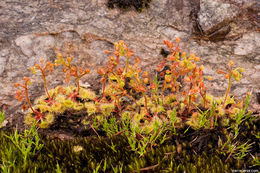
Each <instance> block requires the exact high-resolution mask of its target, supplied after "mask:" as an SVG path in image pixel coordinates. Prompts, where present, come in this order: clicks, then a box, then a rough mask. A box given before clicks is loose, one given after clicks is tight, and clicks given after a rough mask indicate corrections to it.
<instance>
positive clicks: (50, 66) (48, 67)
mask: <svg viewBox="0 0 260 173" xmlns="http://www.w3.org/2000/svg"><path fill="white" fill-rule="evenodd" d="M40 63H41V64H40V65H39V64H35V66H33V67H31V68H30V69H31V71H32V73H33V74H37V70H39V71H40V72H41V75H42V79H43V84H44V90H45V93H46V95H47V96H48V99H46V102H47V103H48V104H50V105H51V104H52V102H53V99H52V97H51V95H50V94H49V92H48V87H47V80H46V76H47V72H48V71H49V73H51V72H52V71H53V68H54V64H53V63H51V62H50V61H47V62H46V64H45V65H44V60H43V59H41V60H40Z"/></svg>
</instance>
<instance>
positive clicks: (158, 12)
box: [0, 0, 260, 114]
mask: <svg viewBox="0 0 260 173" xmlns="http://www.w3.org/2000/svg"><path fill="white" fill-rule="evenodd" d="M207 6H210V8H208V9H206V7H207ZM257 6H259V1H258V0H250V1H243V2H242V1H239V0H236V1H235V0H233V1H228V0H226V1H224V0H222V1H221V0H201V1H199V0H153V1H152V3H151V4H150V8H149V9H145V10H144V11H143V12H142V13H138V12H136V11H134V10H128V11H122V10H119V9H116V8H115V9H112V10H111V9H108V8H107V5H106V2H105V1H101V0H90V1H77V0H64V1H54V0H38V1H35V0H12V1H11V0H2V1H0V81H1V82H0V90H1V95H0V106H1V105H3V104H6V105H8V113H9V114H12V113H14V112H15V111H17V110H19V109H20V103H19V102H18V101H16V100H15V99H14V97H13V96H14V94H15V91H16V89H15V88H14V87H13V84H14V83H16V82H22V77H23V76H28V77H30V78H31V79H32V83H33V84H32V86H31V90H30V95H31V96H32V97H31V98H32V99H34V98H35V97H36V96H39V95H40V94H42V93H43V92H44V91H43V84H42V82H41V80H39V79H40V76H39V75H36V76H33V75H32V74H31V72H30V71H29V67H30V66H32V65H34V64H35V63H38V62H39V60H40V59H41V58H43V59H45V60H51V61H54V59H55V57H56V53H58V52H61V53H62V54H63V55H64V56H67V55H70V56H72V57H73V58H74V60H73V61H74V62H75V63H76V64H78V65H81V66H83V65H84V66H86V67H89V68H90V69H91V73H90V75H89V76H88V77H86V78H84V79H83V82H89V83H91V84H94V83H95V82H96V79H97V73H96V69H97V67H98V66H100V65H103V64H104V63H105V62H106V58H107V55H106V54H105V53H104V50H105V49H108V50H109V49H110V50H111V49H113V43H114V42H116V41H118V40H124V41H125V42H126V43H127V44H128V45H129V46H130V48H131V49H132V50H134V51H135V54H136V55H137V56H139V57H140V58H141V59H142V64H141V65H142V67H143V68H144V69H150V70H151V69H152V68H154V67H155V66H156V65H155V64H158V63H159V62H160V60H161V58H162V56H161V55H160V54H159V52H160V49H161V48H163V47H164V48H165V46H164V45H163V40H164V39H168V40H174V39H175V37H177V36H178V37H180V38H181V40H182V42H181V47H182V48H183V50H185V51H186V52H189V53H194V54H196V55H198V56H200V57H201V60H202V63H203V64H204V65H205V74H206V75H214V72H216V71H217V70H218V69H226V65H227V63H228V61H229V60H234V62H235V65H236V66H240V67H243V68H244V69H245V73H244V79H243V80H242V81H241V82H240V83H237V82H234V85H233V87H232V93H233V94H235V95H237V96H240V97H241V96H243V95H245V93H246V92H247V91H251V90H253V93H254V94H255V93H256V92H257V91H258V92H259V90H260V82H259V78H260V77H259V75H260V74H259V65H260V50H259V45H260V43H259V40H260V35H259V23H258V22H259V20H258V19H260V17H259V15H260V12H259V8H257ZM219 10H221V11H219ZM220 14H221V15H220ZM238 14H240V15H238ZM241 14H244V15H241ZM227 23H228V25H229V26H228V28H225V27H226V24H227ZM201 31H202V32H201ZM204 32H205V33H204ZM213 33H214V34H213ZM208 34H211V36H209V35H208ZM216 35H218V36H217V38H219V36H221V41H218V39H212V38H214V36H216ZM213 77H214V80H213V82H212V87H210V88H211V89H210V90H211V92H212V93H214V94H217V95H220V94H223V93H224V92H225V88H226V87H227V86H226V85H227V82H226V81H224V80H223V79H222V77H221V76H217V75H214V76H213ZM63 79H64V76H63V74H62V73H61V72H58V71H56V72H54V73H53V74H52V75H50V76H48V77H47V80H48V81H49V85H48V86H49V88H51V87H54V86H57V85H59V84H63ZM255 101H256V99H255V95H254V97H253V102H255Z"/></svg>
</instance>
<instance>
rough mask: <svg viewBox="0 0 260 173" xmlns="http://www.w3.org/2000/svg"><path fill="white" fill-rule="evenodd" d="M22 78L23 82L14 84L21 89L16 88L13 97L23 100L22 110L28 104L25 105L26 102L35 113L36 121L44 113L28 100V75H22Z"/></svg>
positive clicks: (29, 83)
mask: <svg viewBox="0 0 260 173" xmlns="http://www.w3.org/2000/svg"><path fill="white" fill-rule="evenodd" d="M23 80H24V84H20V83H15V84H14V86H15V87H17V88H21V89H18V90H17V92H16V95H15V98H16V99H17V100H18V101H21V102H22V101H23V102H24V104H23V107H22V108H23V110H26V109H27V108H28V106H27V104H28V105H29V108H30V109H31V111H32V112H33V113H34V114H35V115H36V121H38V120H39V119H41V118H43V117H44V115H43V114H42V113H41V112H39V111H38V110H36V109H34V108H33V105H32V103H31V101H30V98H29V88H28V86H29V85H31V81H30V79H29V78H28V77H24V78H23Z"/></svg>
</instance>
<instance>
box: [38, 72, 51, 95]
mask: <svg viewBox="0 0 260 173" xmlns="http://www.w3.org/2000/svg"><path fill="white" fill-rule="evenodd" d="M39 69H40V71H41V73H42V78H43V81H44V89H45V92H46V94H47V96H48V97H49V99H50V100H51V96H50V94H49V92H48V88H47V81H46V76H45V74H44V71H43V69H42V68H39Z"/></svg>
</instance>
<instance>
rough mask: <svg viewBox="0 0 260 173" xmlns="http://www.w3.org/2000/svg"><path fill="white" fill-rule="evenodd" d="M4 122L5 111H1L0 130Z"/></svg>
mask: <svg viewBox="0 0 260 173" xmlns="http://www.w3.org/2000/svg"><path fill="white" fill-rule="evenodd" d="M4 122H5V111H4V110H2V111H1V112H0V128H2V127H3V126H4Z"/></svg>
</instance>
